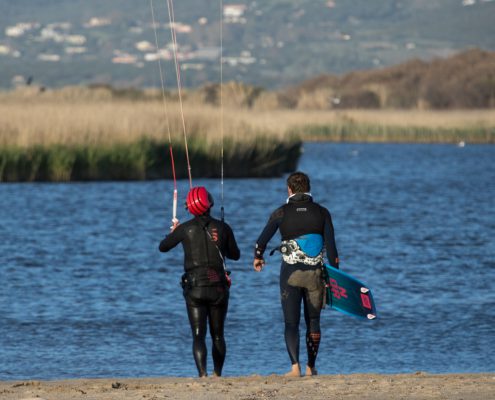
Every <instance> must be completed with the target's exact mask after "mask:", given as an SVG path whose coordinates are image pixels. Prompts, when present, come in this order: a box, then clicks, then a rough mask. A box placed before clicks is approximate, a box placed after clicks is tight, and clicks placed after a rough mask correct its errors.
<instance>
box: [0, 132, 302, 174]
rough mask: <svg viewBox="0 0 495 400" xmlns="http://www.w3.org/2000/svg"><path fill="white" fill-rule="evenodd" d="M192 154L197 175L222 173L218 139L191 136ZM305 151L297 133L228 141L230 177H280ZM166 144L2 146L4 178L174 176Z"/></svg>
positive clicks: (179, 165) (181, 157)
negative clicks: (280, 137)
mask: <svg viewBox="0 0 495 400" xmlns="http://www.w3.org/2000/svg"><path fill="white" fill-rule="evenodd" d="M189 152H190V154H189V156H190V161H191V165H192V168H193V174H194V176H196V177H217V176H219V174H220V144H219V143H214V144H212V145H209V146H208V145H207V144H206V143H205V142H200V141H197V140H193V141H191V142H190V144H189ZM300 153H301V142H300V141H299V140H297V139H296V138H293V139H291V140H286V141H280V140H275V139H267V138H258V139H257V140H254V141H252V142H250V143H240V144H239V143H236V142H234V141H231V140H227V141H226V143H225V174H226V176H228V177H248V176H249V177H268V176H280V175H282V174H283V173H284V172H289V171H293V170H294V169H295V168H296V166H297V162H298V159H299V156H300ZM169 154H170V153H169V149H168V144H166V143H163V142H159V141H155V140H150V139H141V140H139V141H137V142H132V143H125V144H115V145H107V146H101V145H99V146H98V145H87V144H85V145H74V146H68V145H51V146H33V147H27V148H21V147H12V146H7V147H3V148H1V149H0V182H34V181H40V182H68V181H100V180H145V179H163V178H171V177H172V171H171V163H170V155H169ZM174 158H175V166H176V172H177V177H178V178H186V177H187V163H186V157H185V151H184V147H183V145H182V144H179V143H176V144H175V145H174Z"/></svg>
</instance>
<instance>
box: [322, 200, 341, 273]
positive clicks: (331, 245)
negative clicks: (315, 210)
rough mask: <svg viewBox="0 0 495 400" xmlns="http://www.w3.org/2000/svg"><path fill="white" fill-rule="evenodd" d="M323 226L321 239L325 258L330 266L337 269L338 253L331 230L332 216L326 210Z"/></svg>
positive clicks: (333, 233)
mask: <svg viewBox="0 0 495 400" xmlns="http://www.w3.org/2000/svg"><path fill="white" fill-rule="evenodd" d="M324 215H325V225H324V228H323V239H324V241H325V248H326V250H327V258H328V262H329V263H330V265H331V266H332V267H334V268H337V269H338V268H339V253H338V252H337V245H336V244H335V232H334V230H333V223H332V216H331V215H330V212H329V211H328V210H327V209H324Z"/></svg>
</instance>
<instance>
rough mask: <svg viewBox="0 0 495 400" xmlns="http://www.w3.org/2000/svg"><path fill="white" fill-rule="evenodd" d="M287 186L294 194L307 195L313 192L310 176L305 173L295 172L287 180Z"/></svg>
mask: <svg viewBox="0 0 495 400" xmlns="http://www.w3.org/2000/svg"><path fill="white" fill-rule="evenodd" d="M287 186H288V187H289V188H290V190H292V193H307V192H309V191H310V190H311V185H310V183H309V176H308V175H306V174H305V173H304V172H294V173H292V174H290V175H289V177H288V178H287Z"/></svg>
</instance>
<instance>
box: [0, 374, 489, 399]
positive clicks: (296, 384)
mask: <svg viewBox="0 0 495 400" xmlns="http://www.w3.org/2000/svg"><path fill="white" fill-rule="evenodd" d="M0 398H1V399H2V400H34V399H37V400H65V399H94V400H107V399H122V400H131V399H149V400H158V399H169V398H172V399H178V400H182V399H198V400H201V399H204V400H207V399H212V400H213V399H215V400H217V399H218V400H223V399H232V398H235V399H239V400H248V399H249V400H251V399H265V398H269V399H289V398H295V399H298V398H308V399H328V398H332V399H343V398H345V399H349V400H354V399H356V400H357V399H376V400H378V399H383V400H387V399H389V400H392V399H449V400H456V399H458V400H460V399H470V400H478V399H479V400H481V399H488V398H495V373H456V374H428V373H425V372H416V373H413V374H394V375H384V374H352V375H319V376H315V377H301V378H289V377H285V376H283V375H269V376H260V375H252V376H243V377H227V378H212V377H209V378H206V379H199V378H174V377H164V378H126V379H117V378H113V379H111V378H102V379H69V380H58V381H0Z"/></svg>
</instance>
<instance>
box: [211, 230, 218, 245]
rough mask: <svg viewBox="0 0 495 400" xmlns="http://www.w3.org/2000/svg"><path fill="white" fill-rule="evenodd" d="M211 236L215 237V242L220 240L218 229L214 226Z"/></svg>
mask: <svg viewBox="0 0 495 400" xmlns="http://www.w3.org/2000/svg"><path fill="white" fill-rule="evenodd" d="M211 238H212V239H213V241H214V242H218V229H217V228H213V229H212V230H211Z"/></svg>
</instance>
